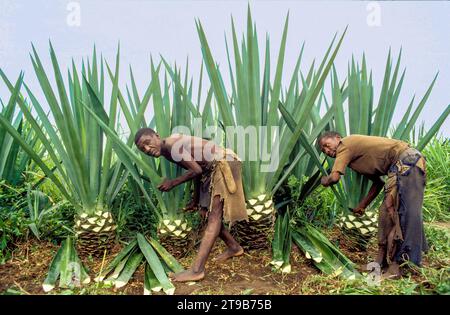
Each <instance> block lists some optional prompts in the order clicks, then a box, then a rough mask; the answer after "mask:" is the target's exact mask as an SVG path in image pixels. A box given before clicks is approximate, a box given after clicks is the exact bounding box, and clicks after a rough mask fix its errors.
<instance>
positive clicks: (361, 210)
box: [352, 206, 366, 217]
mask: <svg viewBox="0 0 450 315" xmlns="http://www.w3.org/2000/svg"><path fill="white" fill-rule="evenodd" d="M352 211H353V213H354V214H355V215H357V216H359V217H360V216H362V215H363V214H364V212H366V209H364V208H363V207H361V206H358V207H356V208H354V209H353V210H352Z"/></svg>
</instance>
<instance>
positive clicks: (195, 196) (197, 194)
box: [183, 176, 201, 211]
mask: <svg viewBox="0 0 450 315" xmlns="http://www.w3.org/2000/svg"><path fill="white" fill-rule="evenodd" d="M200 179H201V178H200V176H197V177H196V178H194V193H193V195H192V199H191V201H190V202H189V203H188V204H187V205H186V207H184V208H183V210H185V211H190V210H195V209H196V208H197V206H198V202H199V199H200Z"/></svg>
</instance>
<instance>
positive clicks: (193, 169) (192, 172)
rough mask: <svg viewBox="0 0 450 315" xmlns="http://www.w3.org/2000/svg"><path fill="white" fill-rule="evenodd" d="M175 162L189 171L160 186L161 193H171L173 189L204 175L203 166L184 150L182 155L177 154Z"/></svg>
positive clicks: (167, 180)
mask: <svg viewBox="0 0 450 315" xmlns="http://www.w3.org/2000/svg"><path fill="white" fill-rule="evenodd" d="M174 160H175V161H177V162H175V163H176V164H179V165H181V166H182V167H184V168H185V169H186V170H187V171H186V172H185V173H184V174H183V175H181V176H178V177H177V178H174V179H166V180H165V181H164V182H163V183H162V184H160V185H159V186H158V189H159V190H161V191H169V190H171V189H172V188H173V187H175V186H178V185H180V184H182V183H184V182H187V181H189V180H191V179H193V178H195V177H198V176H200V175H201V174H202V173H203V170H202V168H201V166H200V165H199V164H198V163H197V162H196V161H195V160H194V159H193V158H192V156H191V155H190V154H189V153H187V151H186V150H185V149H184V148H183V149H182V150H181V153H178V154H177V157H175V158H174Z"/></svg>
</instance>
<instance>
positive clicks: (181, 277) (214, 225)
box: [171, 196, 223, 282]
mask: <svg viewBox="0 0 450 315" xmlns="http://www.w3.org/2000/svg"><path fill="white" fill-rule="evenodd" d="M222 213H223V203H222V202H221V201H220V198H219V196H215V197H214V200H213V204H212V210H211V212H210V213H209V215H208V223H207V226H206V230H205V234H204V235H203V238H202V242H201V243H200V248H199V250H198V254H197V257H196V258H195V261H194V264H193V265H192V267H191V268H190V269H188V270H186V271H182V272H179V273H177V274H174V275H172V276H171V278H172V280H174V281H178V282H186V281H199V280H202V279H203V278H204V277H205V265H206V260H207V259H208V256H209V254H210V253H211V249H212V247H213V245H214V242H215V241H216V239H217V236H219V234H220V230H221V227H222Z"/></svg>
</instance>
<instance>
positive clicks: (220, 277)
mask: <svg viewBox="0 0 450 315" xmlns="http://www.w3.org/2000/svg"><path fill="white" fill-rule="evenodd" d="M442 228H447V226H445V227H442ZM327 236H328V238H329V239H330V240H332V241H333V242H335V243H337V244H338V245H339V247H340V249H341V250H342V251H343V252H344V254H345V255H347V256H348V257H349V258H350V259H351V260H352V261H353V262H355V263H356V264H357V265H358V266H359V269H360V271H364V269H365V265H366V264H367V263H369V262H371V261H373V257H375V254H376V240H372V242H371V243H370V245H369V247H368V249H367V251H364V250H355V246H354V245H355V244H352V243H351V242H350V241H349V240H348V238H346V237H344V236H343V234H342V232H341V231H340V230H338V229H333V230H331V231H327ZM121 247H122V246H121V245H119V244H116V246H115V247H114V248H113V249H112V252H111V253H109V254H108V255H107V259H105V261H102V259H98V258H97V259H83V262H84V264H85V266H87V267H88V269H89V273H90V276H91V278H92V279H93V278H95V276H96V275H98V274H99V272H100V270H101V268H102V264H103V266H106V265H107V264H108V263H109V261H111V260H112V259H113V257H114V256H115V254H117V253H118V252H119V251H120V249H121ZM57 249H58V247H57V246H56V245H54V244H52V243H50V242H44V241H41V242H38V241H36V240H30V241H28V242H23V243H20V244H17V248H16V250H15V251H14V252H13V257H12V259H10V260H9V261H8V262H7V263H6V264H3V265H0V294H1V293H4V292H7V291H8V290H9V291H11V290H13V291H14V292H16V293H17V292H20V293H21V294H46V293H45V292H44V291H43V290H42V283H43V281H44V279H45V277H46V275H47V271H48V266H49V265H50V262H51V260H52V258H53V256H54V254H55V253H56V250H57ZM224 249H225V248H224V245H223V243H221V242H218V243H216V245H215V247H214V249H213V252H212V253H211V256H210V259H209V261H208V263H207V266H206V277H205V279H204V280H202V281H200V282H197V283H174V285H175V287H176V291H175V294H232V295H236V294H302V293H304V292H305V288H304V287H302V286H303V284H305V285H311V283H309V282H310V281H308V279H313V278H314V277H311V276H318V275H320V273H319V271H318V270H317V269H316V268H315V267H314V265H312V263H311V262H310V260H307V259H306V258H305V257H304V255H303V254H302V253H300V252H299V251H298V250H297V248H294V249H293V254H292V256H291V264H292V272H291V273H289V274H281V273H276V272H274V271H272V268H271V265H270V264H269V263H270V261H271V251H270V249H267V250H260V251H250V252H246V253H245V254H244V255H243V256H240V257H235V258H233V259H231V260H229V261H227V262H225V263H222V264H218V263H215V262H214V261H213V260H212V258H213V257H215V256H217V255H218V254H220V253H221V252H222V251H223V250H224ZM195 254H196V253H195V252H192V253H191V254H190V255H188V256H187V257H184V258H181V259H180V260H179V261H180V263H181V264H182V265H183V266H184V267H186V268H188V267H189V266H190V265H191V263H192V260H193V259H194V258H195ZM423 264H424V267H427V266H429V265H430V263H429V262H428V261H427V259H426V258H425V259H424V262H423ZM143 269H144V268H143V266H141V267H140V268H139V269H138V270H137V271H136V273H135V274H134V276H133V278H132V279H131V280H130V282H129V283H128V284H127V285H126V286H125V287H123V288H120V289H115V288H114V287H111V286H105V285H103V284H98V283H95V282H91V284H89V285H87V286H85V287H83V288H82V289H75V290H74V291H71V290H63V289H55V290H53V291H51V292H50V294H131V295H141V294H143V271H144V270H143ZM418 280H420V279H418ZM323 293H325V294H326V293H327V292H321V294H323ZM156 294H159V293H156Z"/></svg>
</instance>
